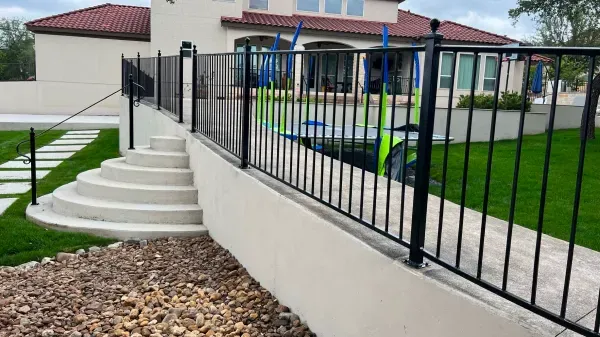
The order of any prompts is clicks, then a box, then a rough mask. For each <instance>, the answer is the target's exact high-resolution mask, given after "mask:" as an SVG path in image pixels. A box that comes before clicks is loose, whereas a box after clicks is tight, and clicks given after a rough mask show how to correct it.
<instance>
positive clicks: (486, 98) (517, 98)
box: [456, 92, 531, 112]
mask: <svg viewBox="0 0 600 337" xmlns="http://www.w3.org/2000/svg"><path fill="white" fill-rule="evenodd" d="M522 99H523V98H522V96H521V95H520V94H518V93H516V92H503V93H502V96H501V97H500V100H499V101H498V109H499V110H521V100H522ZM470 105H471V95H460V97H459V99H458V103H457V104H456V107H457V108H464V109H468V108H469V106H470ZM473 107H474V108H475V109H493V108H494V95H487V94H479V95H476V96H475V97H474V99H473ZM525 111H526V112H529V111H531V102H530V101H527V102H526V103H525Z"/></svg>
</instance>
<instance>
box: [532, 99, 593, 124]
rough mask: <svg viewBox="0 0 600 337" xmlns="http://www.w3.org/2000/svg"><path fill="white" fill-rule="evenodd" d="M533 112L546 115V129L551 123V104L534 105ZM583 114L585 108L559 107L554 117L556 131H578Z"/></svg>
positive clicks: (573, 106)
mask: <svg viewBox="0 0 600 337" xmlns="http://www.w3.org/2000/svg"><path fill="white" fill-rule="evenodd" d="M531 111H534V112H542V113H546V114H547V115H546V116H547V118H546V129H548V123H549V122H550V105H549V104H533V105H532V106H531ZM582 114H583V106H575V105H557V106H556V115H555V117H554V130H563V129H578V128H579V127H580V126H581V116H582Z"/></svg>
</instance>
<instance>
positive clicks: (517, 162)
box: [502, 55, 531, 291]
mask: <svg viewBox="0 0 600 337" xmlns="http://www.w3.org/2000/svg"><path fill="white" fill-rule="evenodd" d="M530 67H531V55H528V57H527V63H526V66H525V69H530ZM528 86H529V71H526V72H525V81H523V89H522V90H521V93H522V95H523V97H522V100H521V116H520V118H519V133H518V136H517V137H518V138H517V152H516V157H515V171H514V175H513V182H512V192H511V199H510V210H509V214H508V233H507V235H506V254H505V258H504V273H503V275H502V290H503V291H506V286H507V283H508V269H509V263H510V248H511V243H512V231H513V225H514V222H515V207H516V202H517V186H518V185H517V184H518V182H519V168H520V165H521V149H522V146H523V128H524V125H525V106H526V103H527V89H528Z"/></svg>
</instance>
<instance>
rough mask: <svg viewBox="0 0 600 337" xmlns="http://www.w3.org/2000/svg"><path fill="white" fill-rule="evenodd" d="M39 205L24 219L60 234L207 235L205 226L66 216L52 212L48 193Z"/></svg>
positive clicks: (120, 236) (121, 237) (130, 236)
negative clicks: (124, 221) (110, 220)
mask: <svg viewBox="0 0 600 337" xmlns="http://www.w3.org/2000/svg"><path fill="white" fill-rule="evenodd" d="M38 203H39V205H37V206H29V207H27V211H26V215H27V219H28V220H30V221H32V222H34V223H37V224H38V225H40V226H44V227H47V228H50V229H55V230H60V231H69V232H82V233H90V234H94V235H98V236H102V237H108V238H115V239H118V240H123V241H124V240H128V239H133V238H139V239H157V238H165V237H191V236H202V235H207V234H208V230H207V229H206V227H205V226H203V225H200V224H179V225H172V224H146V223H121V222H109V221H97V220H89V219H81V218H76V217H70V216H65V215H62V214H58V213H56V212H54V210H53V202H52V195H51V194H48V195H45V196H42V197H40V198H38Z"/></svg>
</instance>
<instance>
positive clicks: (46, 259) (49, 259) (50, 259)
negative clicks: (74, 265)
mask: <svg viewBox="0 0 600 337" xmlns="http://www.w3.org/2000/svg"><path fill="white" fill-rule="evenodd" d="M51 262H52V258H51V257H45V258H43V259H42V262H41V263H40V264H41V265H42V266H45V265H47V264H48V263H51Z"/></svg>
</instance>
